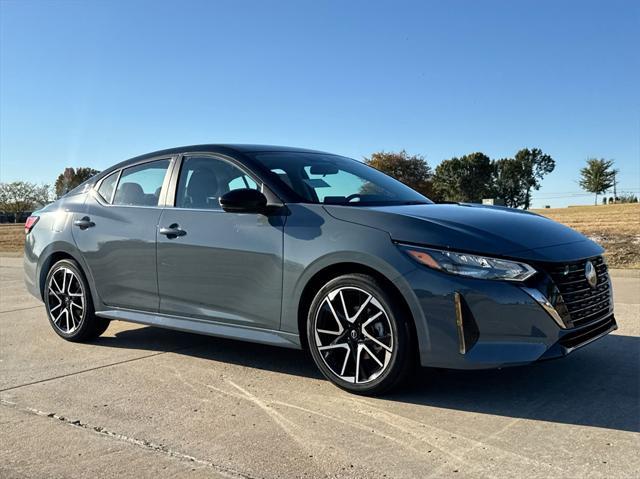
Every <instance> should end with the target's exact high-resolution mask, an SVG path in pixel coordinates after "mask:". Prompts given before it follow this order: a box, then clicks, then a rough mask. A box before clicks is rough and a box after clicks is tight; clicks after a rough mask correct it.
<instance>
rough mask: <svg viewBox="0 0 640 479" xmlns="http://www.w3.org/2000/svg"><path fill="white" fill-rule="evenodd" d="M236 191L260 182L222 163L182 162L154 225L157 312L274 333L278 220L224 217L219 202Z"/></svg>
mask: <svg viewBox="0 0 640 479" xmlns="http://www.w3.org/2000/svg"><path fill="white" fill-rule="evenodd" d="M238 188H256V189H261V188H262V185H261V184H260V183H259V182H258V181H257V180H256V179H254V178H252V177H251V176H250V175H249V174H248V173H247V172H245V171H244V170H242V169H241V168H240V167H239V166H238V165H236V164H234V163H232V162H230V161H227V160H225V159H221V158H217V157H213V156H207V155H198V156H187V157H185V158H183V160H182V165H181V168H180V174H179V177H178V184H177V186H176V197H175V206H174V207H167V208H165V209H164V210H163V212H162V215H161V217H160V221H159V227H158V236H157V241H158V288H159V293H160V312H161V313H164V314H169V315H177V316H186V317H190V318H196V319H202V320H207V321H216V322H224V323H229V324H236V325H246V326H252V327H259V328H265V329H276V330H277V329H279V327H280V307H281V295H282V267H283V264H282V263H283V260H282V245H283V218H282V217H280V216H268V217H267V216H264V215H261V214H236V213H225V212H224V211H223V210H222V209H221V207H220V204H219V202H218V199H219V197H220V196H222V195H223V194H225V193H226V192H228V191H231V190H233V189H238ZM168 203H170V201H168ZM172 232H173V234H172Z"/></svg>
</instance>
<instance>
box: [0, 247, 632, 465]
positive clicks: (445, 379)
mask: <svg viewBox="0 0 640 479" xmlns="http://www.w3.org/2000/svg"><path fill="white" fill-rule="evenodd" d="M0 281H1V286H0V371H1V373H2V374H1V375H0V402H1V403H0V477H2V478H12V477H34V478H35V477H37V478H40V477H56V478H67V477H68V478H76V477H92V478H95V477H119V478H122V477H135V478H145V477H155V478H157V477H183V476H188V477H232V478H276V477H286V478H293V477H363V478H364V477H366V478H378V477H387V478H407V477H417V478H427V477H452V476H453V477H457V478H467V477H469V478H470V477H476V478H480V477H483V478H484V477H489V478H491V477H494V478H497V477H527V478H538V477H539V478H547V477H566V478H586V477H594V478H595V477H598V478H599V477H616V478H621V477H634V478H635V477H638V475H639V471H640V454H638V451H639V450H640V434H639V425H640V424H639V422H640V419H639V417H640V416H639V415H640V411H639V380H640V379H639V378H640V338H639V335H640V277H639V276H638V275H637V274H635V273H628V272H621V273H616V272H614V274H613V285H614V295H615V308H616V317H617V319H618V324H619V329H618V330H617V331H616V332H614V333H613V334H611V335H609V336H608V337H606V338H604V339H602V340H600V341H598V342H596V343H594V344H592V345H590V346H588V347H586V348H583V349H581V350H579V351H576V352H575V353H574V354H572V355H571V356H569V357H567V358H564V359H561V360H557V361H549V362H544V363H539V364H534V365H531V366H524V367H518V368H507V369H503V370H495V371H469V372H464V371H445V370H431V369H422V370H419V371H418V372H417V373H416V375H415V377H414V378H413V379H412V381H411V383H410V384H409V385H407V386H406V387H405V388H404V389H403V390H401V391H399V392H397V393H394V394H392V395H390V396H386V397H383V398H363V397H358V396H354V395H350V394H348V393H346V392H343V391H341V390H340V389H338V388H336V387H334V386H333V385H331V384H330V383H329V382H328V381H326V380H324V379H323V378H322V377H321V376H320V375H319V373H318V372H317V370H316V369H315V367H314V365H313V363H312V361H311V359H310V358H309V357H307V355H306V354H305V353H303V352H301V351H292V350H286V349H277V348H273V347H267V346H261V345H255V344H250V343H243V342H239V341H231V340H222V339H218V338H212V337H204V336H196V335H192V334H186V333H179V332H174V331H167V330H162V329H157V328H150V327H141V326H136V325H132V324H127V323H119V322H114V323H112V324H111V326H110V327H109V329H108V330H107V332H106V333H105V335H104V336H103V337H101V338H99V339H98V340H96V341H95V342H93V343H91V344H74V343H69V342H66V341H63V340H62V339H60V338H59V337H58V336H57V335H56V334H55V333H54V332H53V330H52V329H51V327H50V326H49V324H48V322H47V319H46V315H45V310H44V307H43V306H42V304H41V303H39V302H38V301H36V300H35V299H34V298H32V297H31V296H29V295H28V294H27V292H26V290H25V288H24V286H23V283H22V260H21V258H18V257H13V258H11V257H2V258H0ZM505 320H508V318H505Z"/></svg>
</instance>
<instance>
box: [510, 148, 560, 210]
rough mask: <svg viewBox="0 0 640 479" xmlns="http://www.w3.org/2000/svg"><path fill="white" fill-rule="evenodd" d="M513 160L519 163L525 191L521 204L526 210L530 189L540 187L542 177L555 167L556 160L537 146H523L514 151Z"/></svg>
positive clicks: (529, 199)
mask: <svg viewBox="0 0 640 479" xmlns="http://www.w3.org/2000/svg"><path fill="white" fill-rule="evenodd" d="M515 160H516V161H517V162H519V163H521V166H520V168H522V174H523V175H524V177H523V182H524V183H523V186H524V192H525V195H524V203H523V205H522V206H524V209H525V210H528V209H529V206H530V205H531V190H539V189H540V182H541V181H542V178H544V176H545V175H547V174H549V173H551V172H552V171H553V170H554V169H555V167H556V162H555V160H554V159H553V158H551V156H549V155H547V154H545V153H543V152H542V150H541V149H539V148H532V149H528V148H523V149H522V150H520V151H518V152H517V153H516V157H515Z"/></svg>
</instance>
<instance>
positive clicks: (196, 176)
mask: <svg viewBox="0 0 640 479" xmlns="http://www.w3.org/2000/svg"><path fill="white" fill-rule="evenodd" d="M240 188H252V189H255V190H260V189H261V185H258V184H257V183H256V182H255V181H254V180H253V179H252V178H251V177H249V176H248V175H247V174H246V173H245V172H244V171H242V170H241V169H240V168H238V167H237V166H235V165H233V164H231V163H229V162H227V161H224V160H219V159H217V158H210V157H196V156H193V157H187V158H185V159H184V161H183V162H182V168H181V170H180V178H179V180H178V191H177V193H176V208H195V209H207V210H220V209H222V208H220V203H219V202H218V199H219V198H220V197H221V196H222V195H224V194H225V193H227V192H229V191H232V190H237V189H240Z"/></svg>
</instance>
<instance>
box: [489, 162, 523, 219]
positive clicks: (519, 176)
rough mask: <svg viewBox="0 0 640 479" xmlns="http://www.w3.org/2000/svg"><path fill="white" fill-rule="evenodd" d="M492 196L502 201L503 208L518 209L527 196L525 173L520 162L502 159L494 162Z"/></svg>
mask: <svg viewBox="0 0 640 479" xmlns="http://www.w3.org/2000/svg"><path fill="white" fill-rule="evenodd" d="M493 164H494V178H493V186H494V194H495V196H496V197H497V198H500V199H502V200H504V204H505V206H509V207H510V208H520V207H521V206H523V205H524V204H525V201H526V196H527V184H526V181H525V176H526V172H525V171H524V165H523V164H522V162H521V161H517V160H515V159H514V158H503V159H501V160H496V161H494V163H493Z"/></svg>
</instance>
